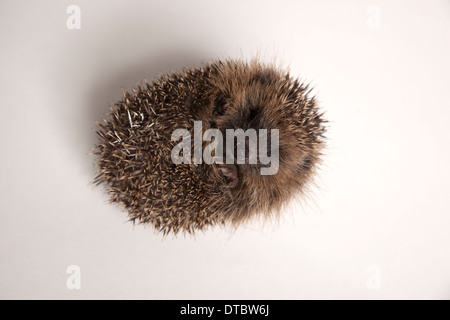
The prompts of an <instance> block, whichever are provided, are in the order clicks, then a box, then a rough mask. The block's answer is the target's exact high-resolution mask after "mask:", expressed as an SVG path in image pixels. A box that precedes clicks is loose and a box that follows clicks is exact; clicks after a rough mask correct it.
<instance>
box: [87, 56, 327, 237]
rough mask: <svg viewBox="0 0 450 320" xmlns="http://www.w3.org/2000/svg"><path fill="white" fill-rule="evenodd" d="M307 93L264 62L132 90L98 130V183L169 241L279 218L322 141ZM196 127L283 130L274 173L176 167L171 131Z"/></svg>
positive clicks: (301, 186)
mask: <svg viewBox="0 0 450 320" xmlns="http://www.w3.org/2000/svg"><path fill="white" fill-rule="evenodd" d="M309 92H310V90H309V88H308V86H306V85H303V84H302V83H300V82H299V81H298V80H296V79H293V78H291V77H290V75H289V73H288V72H285V71H282V70H280V69H279V68H276V67H274V66H271V65H264V64H262V63H260V62H258V61H257V60H253V61H251V62H245V61H237V60H226V61H217V62H214V63H211V64H207V65H204V66H203V67H201V68H197V69H184V70H183V71H181V72H179V73H172V74H170V75H163V76H161V77H160V78H159V79H158V80H156V81H154V82H153V83H151V84H149V83H146V84H145V85H144V86H143V87H141V86H140V87H138V88H137V89H136V90H135V89H133V90H132V91H131V92H125V93H124V97H123V99H122V101H120V102H117V103H116V104H115V108H114V109H113V110H112V112H111V115H110V119H109V120H104V122H103V123H101V124H99V129H98V131H97V133H98V136H99V143H98V145H97V146H96V147H95V149H94V150H95V152H94V153H95V154H96V155H97V160H96V166H97V167H98V175H97V177H96V178H95V180H94V182H95V183H98V184H100V183H103V184H105V186H106V188H107V190H108V192H109V194H110V195H111V202H117V203H120V204H121V205H122V206H123V207H124V209H126V210H127V211H128V214H129V217H130V219H131V220H132V221H133V222H136V221H137V222H139V223H144V224H150V225H152V226H153V227H154V228H155V229H156V230H157V231H160V232H163V233H164V234H167V233H174V234H177V233H179V232H183V233H186V232H187V233H195V232H196V231H199V230H204V229H205V228H207V227H209V226H212V225H215V224H222V225H231V226H238V225H240V224H241V223H243V222H246V221H247V220H249V219H250V218H252V217H255V216H258V215H262V216H265V217H278V216H279V213H280V210H281V208H282V206H283V205H284V204H286V203H288V202H289V200H291V199H292V198H293V197H294V196H295V195H302V194H303V193H304V191H305V187H306V186H307V184H308V183H309V182H310V181H311V178H312V177H313V174H314V172H315V170H316V168H317V166H318V164H319V162H320V157H321V154H322V153H321V151H322V149H323V147H324V143H325V138H324V133H325V126H324V123H325V120H324V119H323V115H322V113H320V112H319V110H318V108H317V105H316V102H315V99H314V98H310V97H309V96H308V93H309ZM196 121H201V123H202V130H203V131H202V134H203V132H205V131H206V130H208V129H217V130H219V131H220V132H222V133H223V136H226V131H227V129H242V130H244V131H246V130H248V129H255V130H259V129H267V130H268V132H270V131H271V130H272V129H277V132H278V141H277V142H278V164H277V165H278V167H277V171H276V173H274V174H268V175H262V174H261V170H260V169H261V168H262V167H264V166H266V165H265V164H262V163H261V162H260V161H257V162H256V163H249V161H246V162H245V163H243V164H236V163H231V164H230V163H228V162H227V163H213V164H207V163H205V162H202V163H194V162H189V163H180V164H176V163H174V162H173V161H172V158H171V153H172V150H173V148H174V147H175V146H176V145H177V144H178V142H177V141H173V140H172V139H171V137H172V133H173V132H174V131H175V130H177V129H180V128H183V129H186V130H187V131H188V132H189V133H190V134H191V135H193V134H194V122H196ZM269 140H270V139H268V141H269ZM204 146H206V143H205V142H204V141H203V144H202V148H203V147H204ZM269 149H270V148H269ZM225 150H228V149H227V148H225ZM231 151H232V152H235V151H236V150H231ZM247 151H248V150H247ZM228 152H230V150H228ZM189 156H190V155H189ZM246 159H247V160H248V156H247V154H246Z"/></svg>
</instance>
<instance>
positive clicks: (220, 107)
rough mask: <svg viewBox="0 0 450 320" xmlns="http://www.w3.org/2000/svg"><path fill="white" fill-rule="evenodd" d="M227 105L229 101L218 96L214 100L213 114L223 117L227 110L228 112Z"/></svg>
mask: <svg viewBox="0 0 450 320" xmlns="http://www.w3.org/2000/svg"><path fill="white" fill-rule="evenodd" d="M226 103H227V101H226V100H225V98H224V97H222V96H218V97H216V98H215V99H214V105H213V111H212V114H213V115H214V116H219V117H220V116H223V115H224V114H225V110H226Z"/></svg>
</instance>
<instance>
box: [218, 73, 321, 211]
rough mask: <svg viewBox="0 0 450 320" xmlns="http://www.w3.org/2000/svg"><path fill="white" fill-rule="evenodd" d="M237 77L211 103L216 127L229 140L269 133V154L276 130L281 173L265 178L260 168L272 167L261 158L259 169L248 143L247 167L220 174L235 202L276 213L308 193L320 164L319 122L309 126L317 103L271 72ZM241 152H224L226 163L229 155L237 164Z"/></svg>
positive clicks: (228, 166) (224, 167)
mask: <svg viewBox="0 0 450 320" xmlns="http://www.w3.org/2000/svg"><path fill="white" fill-rule="evenodd" d="M236 74H237V76H239V77H240V78H239V79H236V80H235V81H234V82H233V81H230V77H231V78H232V73H231V74H230V73H227V74H226V76H227V81H228V82H227V83H226V84H225V83H224V85H223V86H221V87H220V89H221V90H218V93H217V94H216V96H215V98H214V99H213V100H212V101H213V103H212V106H211V112H210V123H211V126H212V127H214V128H218V129H219V130H220V131H221V132H222V135H223V136H224V137H226V130H227V129H234V130H237V129H242V130H243V131H247V130H249V129H254V130H256V132H258V131H259V130H260V129H266V130H267V134H268V137H267V143H268V144H267V150H271V147H272V145H271V144H272V143H273V141H272V139H271V138H272V137H271V133H272V130H273V129H276V130H278V141H276V143H277V144H278V146H277V147H278V158H277V159H276V160H277V161H278V168H277V170H276V171H275V172H274V174H267V175H262V174H261V168H263V167H268V165H267V164H264V163H262V162H261V161H260V160H261V159H260V158H259V157H258V159H257V162H256V163H250V161H249V160H250V159H249V156H250V148H251V146H250V138H247V137H246V140H245V163H243V164H238V163H236V162H235V163H234V164H219V165H218V168H219V169H220V170H221V171H222V173H223V175H224V176H225V178H226V181H227V185H228V187H229V188H230V189H231V190H232V192H233V194H234V196H235V201H236V202H239V200H241V201H242V202H245V201H247V202H251V203H260V204H264V206H265V208H261V209H267V208H268V207H272V208H273V207H277V206H278V205H279V204H281V203H282V202H284V201H285V200H286V199H285V198H286V197H289V196H291V195H292V194H293V192H294V190H299V189H301V188H302V187H303V184H304V183H305V182H306V181H308V179H309V178H310V176H311V174H312V172H313V170H314V164H315V163H316V162H317V161H318V159H319V155H320V154H319V151H318V150H320V148H319V147H318V146H319V145H320V141H319V137H318V136H319V135H320V133H321V132H319V131H320V130H318V129H320V126H319V124H320V122H314V121H310V120H313V117H311V116H314V115H315V113H314V106H315V102H314V101H313V99H311V100H308V99H306V98H305V97H304V93H305V90H306V89H307V88H305V87H302V86H300V85H299V84H298V83H297V82H291V80H290V79H286V78H285V77H282V76H281V75H280V74H279V73H276V72H274V71H272V70H271V69H267V70H264V73H262V72H256V73H252V72H249V74H243V73H239V72H237V73H236ZM230 83H231V85H230ZM219 84H220V83H219ZM299 98H302V99H303V100H300V99H299ZM305 104H309V106H308V107H310V109H308V108H305V106H304V105H305ZM308 112H309V113H308ZM258 138H260V136H258ZM235 142H237V141H235ZM237 151H238V150H237V143H235V144H234V150H229V149H227V148H224V159H226V152H231V153H232V154H233V156H234V158H235V160H236V155H237V154H238V152H237ZM258 151H259V147H258ZM269 152H270V151H269ZM258 156H259V154H258ZM249 199H250V200H249ZM256 207H258V205H256Z"/></svg>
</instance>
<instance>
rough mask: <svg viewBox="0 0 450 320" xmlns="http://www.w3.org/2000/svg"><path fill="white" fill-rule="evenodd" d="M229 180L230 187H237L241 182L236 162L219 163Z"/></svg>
mask: <svg viewBox="0 0 450 320" xmlns="http://www.w3.org/2000/svg"><path fill="white" fill-rule="evenodd" d="M217 166H218V167H219V169H220V171H222V174H223V175H224V176H225V179H226V180H227V186H228V187H229V188H230V189H233V188H236V187H237V185H238V183H239V177H238V168H237V166H236V165H235V164H217Z"/></svg>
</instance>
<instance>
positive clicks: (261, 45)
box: [0, 0, 450, 299]
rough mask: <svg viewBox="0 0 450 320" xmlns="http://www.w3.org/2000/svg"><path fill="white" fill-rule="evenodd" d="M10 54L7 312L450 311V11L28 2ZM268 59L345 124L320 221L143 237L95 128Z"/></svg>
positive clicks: (3, 83)
mask: <svg viewBox="0 0 450 320" xmlns="http://www.w3.org/2000/svg"><path fill="white" fill-rule="evenodd" d="M72 4H75V5H78V6H79V7H80V9H81V29H80V30H69V29H68V28H67V26H66V20H67V18H68V17H69V14H67V13H66V9H67V7H68V6H69V5H72ZM370 5H376V6H377V7H376V8H378V9H380V12H381V15H380V16H379V18H380V20H379V26H380V29H371V27H373V25H374V24H373V19H374V16H373V12H372V11H371V9H369V11H367V10H368V8H369V7H370ZM376 18H377V17H375V19H376ZM375 25H376V23H375ZM0 43H1V50H0V64H1V65H0V67H1V69H0V70H1V73H0V74H1V75H0V107H1V116H0V147H1V149H0V168H1V169H0V170H1V171H0V172H1V180H0V188H1V189H0V192H1V193H0V212H1V216H0V298H3V299H10V298H26V299H35V298H56V299H100V298H102V299H103V298H113V299H116V298H138V299H200V298H203V299H213V298H216V299H310V298H314V299H316V298H324V299H331V298H339V299H350V298H355V299H372V298H373V299H381V298H386V299H412V298H427V299H428V298H437V299H449V298H450V250H449V244H450V232H449V230H450V216H449V213H450V202H449V200H448V197H449V187H450V180H449V178H450V168H449V163H450V152H449V145H450V129H449V117H450V105H449V100H450V99H449V98H450V90H449V83H450V81H449V80H450V63H449V57H450V2H449V1H444V0H440V1H437V0H435V1H370V2H369V1H364V0H358V1H317V0H315V1H272V2H269V1H256V0H255V1H167V0H164V1H112V0H108V1H106V0H104V1H99V0H96V1H87V0H71V1H67V0H65V1H17V0H15V1H12V0H10V1H1V4H0ZM256 53H260V55H261V56H262V57H263V58H264V59H266V60H269V61H270V60H273V58H275V59H276V61H279V62H281V64H282V65H283V66H289V67H290V69H291V73H292V74H293V75H296V76H299V77H301V78H302V79H304V80H306V81H311V82H312V83H313V84H314V86H315V87H316V92H317V96H318V99H319V102H320V105H321V107H322V108H323V110H324V111H326V116H327V118H328V119H329V121H330V123H329V132H328V137H329V146H328V149H327V155H326V158H325V161H324V167H323V169H322V170H321V172H320V175H319V177H318V179H317V187H316V188H315V189H314V190H313V192H312V194H311V197H310V198H309V200H308V201H307V203H306V204H304V205H303V206H299V205H292V206H291V208H292V210H288V211H287V212H285V214H284V215H283V219H282V220H281V221H280V222H279V223H278V224H272V223H266V224H265V225H261V224H259V223H255V224H253V225H248V226H244V227H242V228H240V229H239V230H238V231H236V232H234V233H233V232H232V231H231V230H227V229H220V228H214V229H212V230H210V231H208V232H206V233H204V234H199V235H198V236H197V237H196V238H195V239H193V238H190V237H183V236H180V237H178V238H172V237H168V238H166V239H162V237H161V235H158V234H155V233H154V232H153V231H152V229H150V228H145V227H141V226H135V227H133V226H132V224H130V223H128V222H127V216H126V213H124V212H122V211H121V209H120V208H119V207H117V206H113V205H109V204H107V200H108V197H107V195H106V193H105V192H104V190H103V189H102V188H95V187H93V186H92V185H90V181H91V180H92V178H93V177H94V173H95V169H94V167H93V157H92V156H89V155H88V153H89V151H90V148H91V147H92V146H93V145H94V144H95V142H96V138H95V132H94V131H95V121H97V120H101V119H102V117H103V115H104V114H105V113H106V112H107V111H108V106H109V105H110V104H112V103H114V102H115V101H116V100H118V99H120V98H121V94H122V93H121V92H122V88H128V89H129V88H131V87H133V86H136V85H137V84H138V83H139V82H140V81H142V80H143V79H144V78H147V79H152V78H153V77H155V76H157V75H158V74H159V73H161V72H169V71H172V70H175V69H178V68H180V67H182V66H193V67H195V66H199V65H200V64H201V63H202V62H208V61H211V60H214V59H217V58H225V57H235V58H242V57H243V58H251V57H253V56H254V55H255V54H256ZM70 265H77V266H79V267H80V268H81V289H80V290H69V289H68V288H67V287H66V280H67V278H68V276H69V275H68V274H67V273H66V270H67V267H68V266H70ZM370 266H376V268H375V270H378V271H380V275H379V276H380V277H379V278H378V279H379V280H380V282H379V283H380V284H381V287H380V288H379V289H375V290H373V289H370V288H371V286H368V282H369V283H371V282H370V280H371V279H372V280H373V278H371V277H373V276H376V275H371V274H370V273H368V270H369V269H368V268H369V267H370Z"/></svg>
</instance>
